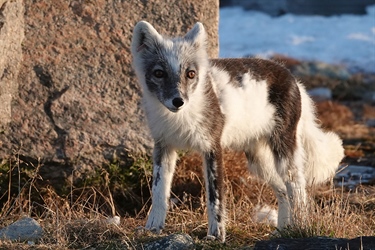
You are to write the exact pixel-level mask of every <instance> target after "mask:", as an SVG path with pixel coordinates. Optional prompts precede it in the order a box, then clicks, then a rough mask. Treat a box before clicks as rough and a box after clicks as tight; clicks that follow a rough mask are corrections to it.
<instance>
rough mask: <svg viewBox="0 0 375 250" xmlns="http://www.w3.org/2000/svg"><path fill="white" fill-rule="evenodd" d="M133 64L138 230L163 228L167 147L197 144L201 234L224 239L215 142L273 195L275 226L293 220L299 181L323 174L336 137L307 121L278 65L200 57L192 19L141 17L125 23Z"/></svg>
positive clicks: (169, 160) (332, 162) (301, 190)
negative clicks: (139, 110) (140, 128)
mask: <svg viewBox="0 0 375 250" xmlns="http://www.w3.org/2000/svg"><path fill="white" fill-rule="evenodd" d="M131 52H132V56H133V67H134V69H135V72H136V75H137V77H138V80H139V82H140V85H141V87H142V91H143V106H144V109H145V112H146V116H147V120H148V126H149V127H150V130H151V134H152V136H153V138H154V142H155V147H154V152H153V183H152V208H151V211H150V213H149V216H148V220H147V223H146V229H149V230H152V231H155V232H156V233H160V231H161V229H163V227H164V223H165V218H166V213H167V209H168V200H169V196H170V189H171V182H172V177H173V173H174V170H175V164H176V160H177V154H176V150H177V149H192V150H196V151H198V152H200V153H201V154H202V157H203V162H204V177H205V186H206V196H207V210H208V233H207V236H208V237H209V238H216V239H218V240H221V241H225V220H226V212H225V197H224V194H225V187H224V180H223V175H224V172H223V159H222V158H223V154H222V152H223V149H232V150H235V151H241V152H245V154H246V157H247V159H248V167H249V170H250V171H251V172H252V173H253V174H255V175H257V176H258V177H260V178H261V179H263V180H264V181H266V182H267V183H268V184H269V185H270V186H271V187H272V188H273V190H274V191H275V194H276V196H277V200H278V219H277V220H278V221H277V223H278V227H279V228H283V227H285V226H287V225H288V224H291V223H293V212H294V211H295V210H298V209H299V208H302V207H303V206H304V203H305V199H306V190H305V188H306V185H310V184H317V183H320V182H323V181H326V180H328V179H329V178H330V177H332V175H333V174H334V173H335V170H336V169H337V167H338V165H339V162H340V161H341V159H342V158H343V156H344V154H343V147H342V141H341V140H340V139H339V137H338V136H337V135H336V134H334V133H331V132H323V131H322V130H321V129H320V127H319V125H318V124H317V123H316V121H315V119H316V117H315V114H314V105H313V103H312V101H311V99H310V98H309V96H308V95H307V93H306V90H305V88H304V87H303V86H302V85H301V84H300V83H299V82H298V81H297V80H296V79H295V78H294V77H293V75H291V73H290V72H289V71H288V70H287V69H286V68H285V67H283V66H282V65H280V64H278V63H276V62H273V61H270V60H262V59H209V58H208V56H207V52H206V32H205V29H204V27H203V25H202V24H201V23H196V24H195V26H194V27H193V28H192V29H191V30H190V31H189V32H188V33H187V34H186V35H185V36H183V37H177V38H166V37H163V36H162V35H160V34H159V33H158V32H157V31H156V30H155V28H154V27H153V26H152V25H151V24H149V23H148V22H145V21H140V22H139V23H137V25H136V26H135V27H134V31H133V38H132V45H131Z"/></svg>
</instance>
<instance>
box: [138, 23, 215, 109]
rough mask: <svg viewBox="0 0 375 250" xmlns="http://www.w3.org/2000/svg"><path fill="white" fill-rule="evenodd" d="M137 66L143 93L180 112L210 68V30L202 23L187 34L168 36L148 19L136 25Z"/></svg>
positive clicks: (197, 24) (202, 81)
mask: <svg viewBox="0 0 375 250" xmlns="http://www.w3.org/2000/svg"><path fill="white" fill-rule="evenodd" d="M131 52H132V55H133V67H134V69H135V71H136V74H137V77H138V79H139V81H140V83H141V85H142V88H143V92H144V94H145V92H146V93H147V94H150V95H151V96H153V97H156V98H157V99H158V100H159V101H160V103H162V104H163V105H164V106H165V107H166V108H167V109H168V110H170V111H172V112H177V111H179V110H181V109H183V108H184V107H185V106H187V105H188V103H189V98H191V97H192V96H193V95H194V93H195V92H197V91H196V90H197V88H198V86H200V85H202V84H203V83H204V80H205V77H206V71H207V67H208V57H207V52H206V32H205V29H204V27H203V25H202V24H201V23H196V24H195V25H194V27H193V28H192V29H191V30H190V31H189V32H188V33H187V34H186V35H185V36H183V37H178V38H172V39H170V38H165V37H163V36H162V35H160V34H159V33H158V32H157V31H156V30H155V28H154V27H153V26H152V25H151V24H149V23H148V22H145V21H140V22H138V23H137V25H136V26H135V27H134V31H133V39H132V45H131Z"/></svg>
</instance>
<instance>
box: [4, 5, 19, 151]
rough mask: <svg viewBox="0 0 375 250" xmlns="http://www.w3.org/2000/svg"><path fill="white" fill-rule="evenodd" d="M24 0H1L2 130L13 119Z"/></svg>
mask: <svg viewBox="0 0 375 250" xmlns="http://www.w3.org/2000/svg"><path fill="white" fill-rule="evenodd" d="M23 12H24V9H23V4H22V0H16V1H7V0H0V131H3V130H4V129H5V127H6V125H7V124H8V123H9V122H10V121H11V116H12V114H11V103H12V99H13V96H14V95H15V94H16V93H17V89H18V82H17V76H18V72H19V68H20V63H21V60H22V48H21V43H22V40H23V38H24V17H23ZM1 144H2V141H0V148H1V147H2V145H1Z"/></svg>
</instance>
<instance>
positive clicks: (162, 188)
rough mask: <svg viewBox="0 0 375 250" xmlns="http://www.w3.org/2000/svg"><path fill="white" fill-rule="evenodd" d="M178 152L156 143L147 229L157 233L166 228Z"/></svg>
mask: <svg viewBox="0 0 375 250" xmlns="http://www.w3.org/2000/svg"><path fill="white" fill-rule="evenodd" d="M176 160H177V154H176V152H175V151H174V150H173V149H172V148H170V147H165V146H161V145H160V144H159V143H156V144H155V147H154V153H153V180H152V207H151V211H150V213H149V215H148V219H147V223H146V229H148V230H151V231H153V232H155V233H157V234H159V233H160V232H161V230H162V229H163V228H164V224H165V217H166V215H167V209H168V200H169V196H170V192H171V191H170V190H171V183H172V178H173V173H174V170H175V166H176Z"/></svg>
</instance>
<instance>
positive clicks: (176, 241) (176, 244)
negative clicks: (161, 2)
mask: <svg viewBox="0 0 375 250" xmlns="http://www.w3.org/2000/svg"><path fill="white" fill-rule="evenodd" d="M143 249H145V250H159V249H160V250H189V249H195V244H194V241H193V239H192V238H191V237H190V235H188V234H172V235H169V236H166V237H164V238H161V239H159V240H155V241H153V242H150V243H148V244H145V245H144V246H143Z"/></svg>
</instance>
